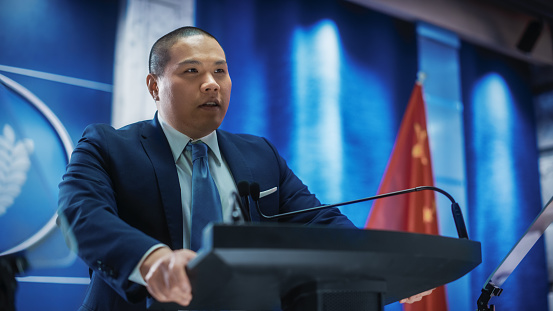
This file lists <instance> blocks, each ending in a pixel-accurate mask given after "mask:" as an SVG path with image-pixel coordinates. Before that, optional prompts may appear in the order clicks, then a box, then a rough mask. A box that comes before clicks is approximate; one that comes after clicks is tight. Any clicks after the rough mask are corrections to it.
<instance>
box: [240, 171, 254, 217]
mask: <svg viewBox="0 0 553 311" xmlns="http://www.w3.org/2000/svg"><path fill="white" fill-rule="evenodd" d="M237 187H238V193H239V194H240V197H242V198H244V204H245V206H244V205H242V204H240V209H241V210H242V215H244V219H245V220H246V221H251V218H250V199H249V196H250V184H249V183H248V182H247V181H245V180H243V181H241V182H239V183H238V185H237Z"/></svg>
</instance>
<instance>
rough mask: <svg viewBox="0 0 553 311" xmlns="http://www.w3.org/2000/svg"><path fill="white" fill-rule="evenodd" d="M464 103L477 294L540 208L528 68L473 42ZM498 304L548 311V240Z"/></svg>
mask: <svg viewBox="0 0 553 311" xmlns="http://www.w3.org/2000/svg"><path fill="white" fill-rule="evenodd" d="M461 63H462V64H463V66H462V70H461V71H462V74H461V77H462V84H463V88H462V89H463V101H464V103H465V129H466V161H467V187H468V207H469V214H470V223H469V225H470V228H471V232H470V234H471V236H472V238H473V239H475V240H478V241H481V242H482V261H483V262H482V264H481V265H480V266H479V267H478V268H476V269H475V271H473V272H472V281H473V286H472V287H473V288H474V289H475V293H474V296H475V297H478V295H479V294H480V293H479V292H478V291H477V289H478V288H481V287H482V286H483V285H484V283H485V281H486V280H487V278H488V276H489V275H490V274H491V273H492V272H493V271H494V269H495V267H496V266H497V265H498V264H499V263H500V262H501V260H502V259H503V257H504V256H506V255H507V253H508V252H509V250H510V249H511V247H512V246H513V245H514V244H515V243H516V242H517V241H518V240H519V239H520V238H521V237H522V235H523V233H524V232H525V231H526V229H527V228H528V227H529V226H530V224H531V223H532V221H533V220H534V218H535V217H536V216H537V215H538V214H539V212H540V209H541V208H542V206H543V204H545V203H546V202H541V196H540V184H539V170H538V157H539V154H538V149H537V148H538V147H537V142H536V123H535V114H534V110H533V101H532V93H531V88H530V84H529V81H530V80H531V79H530V68H529V66H528V64H526V63H523V62H520V61H516V60H513V59H510V58H508V57H504V56H501V55H498V54H497V53H494V52H490V51H489V50H486V49H483V48H478V47H475V46H473V45H470V44H466V43H465V44H463V47H462V49H461ZM504 289H505V291H504V293H503V294H502V296H501V297H499V298H495V299H494V300H495V301H492V302H495V303H496V305H497V309H498V310H547V292H548V280H547V268H546V263H545V251H544V243H543V238H541V239H540V240H539V241H538V243H537V244H536V245H535V246H534V248H533V249H532V250H531V251H530V253H529V254H528V255H527V257H526V258H525V259H524V260H523V261H522V263H521V264H520V266H519V267H518V268H517V269H516V270H515V271H514V273H513V275H512V276H511V277H510V278H509V279H507V281H506V283H505V285H504Z"/></svg>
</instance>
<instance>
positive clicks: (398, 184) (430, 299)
mask: <svg viewBox="0 0 553 311" xmlns="http://www.w3.org/2000/svg"><path fill="white" fill-rule="evenodd" d="M418 186H434V179H433V174H432V161H431V158H430V147H429V143H428V132H427V129H426V111H425V105H424V99H423V96H422V83H421V82H420V81H417V83H416V84H415V87H414V89H413V92H412V93H411V98H410V99H409V104H408V106H407V110H406V112H405V115H404V116H403V120H402V122H401V126H400V129H399V134H398V136H397V138H396V143H395V146H394V149H393V151H392V155H391V157H390V160H389V163H388V167H387V168H386V172H385V174H384V177H383V179H382V182H381V184H380V188H379V190H378V193H379V194H381V193H387V192H393V191H398V190H403V189H408V188H414V187H418ZM365 228H367V229H381V230H393V231H406V232H416V233H423V234H435V235H437V234H438V220H437V215H436V198H435V193H434V192H432V191H421V192H416V193H409V194H406V195H400V196H393V197H388V198H384V199H380V200H377V201H376V202H375V203H374V205H373V207H372V209H371V212H370V214H369V217H368V219H367V223H366V225H365ZM403 309H404V310H405V311H444V310H447V309H448V308H447V301H446V295H445V288H444V287H443V286H442V287H439V288H437V289H435V290H434V292H433V293H432V294H431V295H429V296H426V297H424V298H423V299H422V300H421V301H419V302H416V303H413V304H405V305H404V306H403Z"/></svg>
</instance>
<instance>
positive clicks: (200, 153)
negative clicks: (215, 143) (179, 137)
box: [188, 141, 207, 162]
mask: <svg viewBox="0 0 553 311" xmlns="http://www.w3.org/2000/svg"><path fill="white" fill-rule="evenodd" d="M188 146H190V148H191V149H192V162H194V161H196V159H199V158H206V157H207V145H206V144H205V143H204V142H202V141H199V142H197V143H189V144H188Z"/></svg>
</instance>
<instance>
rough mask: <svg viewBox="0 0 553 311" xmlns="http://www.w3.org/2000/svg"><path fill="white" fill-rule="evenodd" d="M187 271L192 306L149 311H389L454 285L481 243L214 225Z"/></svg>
mask: <svg viewBox="0 0 553 311" xmlns="http://www.w3.org/2000/svg"><path fill="white" fill-rule="evenodd" d="M203 245H204V246H203V247H202V249H201V250H200V251H199V252H198V256H197V257H196V258H194V259H193V260H192V261H191V262H190V263H189V264H188V267H187V272H188V276H189V278H190V282H191V284H192V290H193V299H192V301H191V303H190V305H189V306H187V307H183V306H180V305H178V304H175V303H159V302H156V301H154V300H151V301H149V303H148V308H149V309H150V310H278V309H280V308H282V309H283V310H304V311H309V310H351V311H353V310H374V311H376V310H382V309H383V306H384V305H386V304H389V303H393V302H396V301H398V300H400V299H403V298H406V297H410V296H412V295H415V294H418V293H421V292H423V291H426V290H429V289H432V288H435V287H437V286H440V285H444V284H446V283H449V282H452V281H454V280H456V279H458V278H460V277H462V276H464V275H465V274H467V273H468V272H470V271H471V270H472V269H474V268H475V267H476V266H478V265H479V264H480V263H481V261H482V255H481V249H480V243H479V242H476V241H471V240H468V239H456V238H450V237H443V236H434V235H424V234H415V233H405V232H392V231H378V230H361V229H342V228H330V227H311V226H310V227H307V226H299V225H290V224H287V225H277V224H271V225H263V224H245V225H240V226H234V225H214V226H211V227H208V228H207V229H206V231H205V232H204V242H203Z"/></svg>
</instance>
